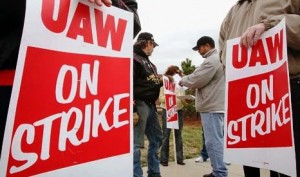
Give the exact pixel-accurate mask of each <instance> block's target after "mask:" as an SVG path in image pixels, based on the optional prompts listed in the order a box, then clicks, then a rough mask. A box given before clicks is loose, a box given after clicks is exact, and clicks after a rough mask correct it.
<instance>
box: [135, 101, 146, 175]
mask: <svg viewBox="0 0 300 177" xmlns="http://www.w3.org/2000/svg"><path fill="white" fill-rule="evenodd" d="M135 108H136V110H137V113H138V115H139V121H138V123H137V124H136V125H135V126H134V132H133V136H134V146H133V147H134V154H133V155H134V157H133V173H134V174H133V175H134V177H143V170H142V163H141V150H140V149H141V148H144V134H145V128H146V123H147V118H148V115H149V106H148V105H147V104H146V103H145V102H143V101H140V100H135Z"/></svg>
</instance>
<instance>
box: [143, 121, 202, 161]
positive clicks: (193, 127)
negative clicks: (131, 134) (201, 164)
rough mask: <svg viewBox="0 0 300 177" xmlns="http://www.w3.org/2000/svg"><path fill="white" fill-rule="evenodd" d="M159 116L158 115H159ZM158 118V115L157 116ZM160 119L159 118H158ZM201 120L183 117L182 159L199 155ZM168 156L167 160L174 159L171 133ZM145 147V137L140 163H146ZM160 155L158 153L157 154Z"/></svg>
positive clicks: (146, 142)
mask: <svg viewBox="0 0 300 177" xmlns="http://www.w3.org/2000/svg"><path fill="white" fill-rule="evenodd" d="M159 116H160V115H159ZM159 118H160V117H159ZM160 120H161V119H160ZM201 132H202V130H201V121H200V118H189V117H187V118H184V123H183V130H182V140H183V156H184V159H191V158H195V157H197V156H199V153H200V150H201V147H202V138H201ZM169 143H170V151H169V154H170V158H169V162H172V161H174V145H173V134H172V133H171V135H170V142H169ZM147 147H148V140H147V138H146V137H145V148H144V149H143V150H142V164H143V166H146V165H147ZM158 155H159V157H160V154H158Z"/></svg>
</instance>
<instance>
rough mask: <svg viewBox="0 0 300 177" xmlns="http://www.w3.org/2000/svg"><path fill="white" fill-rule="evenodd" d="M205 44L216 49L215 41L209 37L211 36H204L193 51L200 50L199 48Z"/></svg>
mask: <svg viewBox="0 0 300 177" xmlns="http://www.w3.org/2000/svg"><path fill="white" fill-rule="evenodd" d="M205 44H209V45H210V46H212V48H214V47H215V41H214V40H213V39H212V38H211V37H209V36H203V37H201V38H200V39H198V41H197V44H196V46H195V47H193V50H195V51H197V50H199V47H200V46H202V45H205Z"/></svg>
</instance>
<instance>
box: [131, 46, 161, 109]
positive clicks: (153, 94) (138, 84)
mask: <svg viewBox="0 0 300 177" xmlns="http://www.w3.org/2000/svg"><path fill="white" fill-rule="evenodd" d="M133 60H134V64H133V85H134V86H133V97H134V100H137V99H138V100H143V101H145V102H146V103H151V104H155V101H156V100H157V99H158V96H159V91H160V87H161V86H162V83H160V81H159V77H158V75H157V69H156V66H155V65H154V64H153V63H152V62H151V61H150V60H149V58H148V56H147V55H146V54H145V53H144V52H143V50H142V49H140V48H138V47H134V54H133Z"/></svg>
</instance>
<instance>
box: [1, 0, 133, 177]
mask: <svg viewBox="0 0 300 177" xmlns="http://www.w3.org/2000/svg"><path fill="white" fill-rule="evenodd" d="M132 19H133V16H132V14H131V13H129V12H126V11H123V10H120V9H117V8H115V7H111V8H107V7H96V6H94V5H93V4H91V3H89V2H88V1H79V0H58V1H56V0H41V1H27V5H26V18H25V25H24V31H23V36H22V42H21V47H20V52H19V58H18V64H17V70H16V77H15V82H14V87H13V93H12V100H11V103H10V108H9V114H8V119H7V120H8V121H7V125H6V130H5V137H4V145H3V151H2V155H1V164H0V165H1V168H0V169H1V170H0V176H1V177H4V176H7V177H9V176H75V177H82V176H89V177H93V176H99V174H100V175H101V176H109V177H114V176H115V177H119V176H133V172H132V169H133V167H132V161H133V160H132V156H133V155H132V145H131V144H132V123H131V121H130V120H131V119H130V116H131V112H132V111H131V109H132V108H131V104H130V103H131V102H132V96H131V95H132V94H131V90H132V89H131V88H132V79H131V78H132V74H131V73H132V72H131V70H132V67H131V65H132V47H131V46H132V39H133V36H132V34H133V29H132V26H133V22H132Z"/></svg>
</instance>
